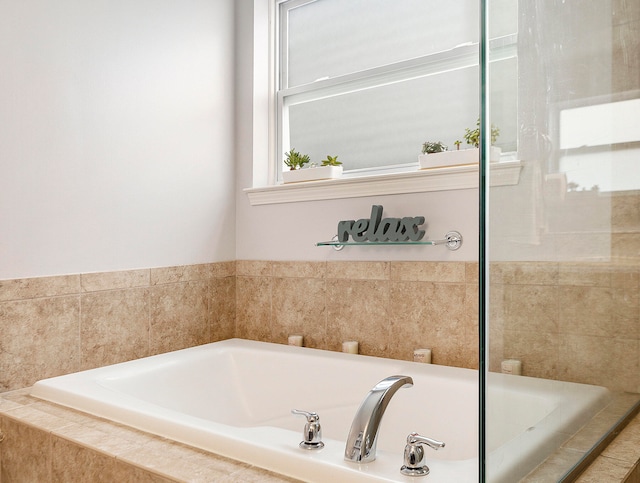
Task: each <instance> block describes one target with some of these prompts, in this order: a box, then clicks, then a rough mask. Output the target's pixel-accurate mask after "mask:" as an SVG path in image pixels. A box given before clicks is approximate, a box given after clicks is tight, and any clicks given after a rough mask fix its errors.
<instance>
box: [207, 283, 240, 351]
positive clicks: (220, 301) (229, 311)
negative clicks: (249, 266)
mask: <svg viewBox="0 0 640 483" xmlns="http://www.w3.org/2000/svg"><path fill="white" fill-rule="evenodd" d="M209 294H210V295H209V321H210V324H211V342H215V341H219V340H224V339H230V338H232V337H235V331H236V278H235V277H224V278H214V279H212V280H211V281H210V282H209Z"/></svg>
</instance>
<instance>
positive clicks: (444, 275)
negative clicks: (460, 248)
mask: <svg viewBox="0 0 640 483" xmlns="http://www.w3.org/2000/svg"><path fill="white" fill-rule="evenodd" d="M391 280H394V281H396V280H397V281H418V282H451V283H463V282H464V281H465V280H466V264H465V263H464V262H391Z"/></svg>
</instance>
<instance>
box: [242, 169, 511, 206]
mask: <svg viewBox="0 0 640 483" xmlns="http://www.w3.org/2000/svg"><path fill="white" fill-rule="evenodd" d="M521 168H522V162H521V161H506V162H501V163H492V164H491V176H490V180H491V186H509V185H516V184H518V180H519V179H520V170H521ZM478 186H479V176H478V165H477V164H475V165H466V166H450V167H446V168H432V169H423V170H417V171H411V172H404V173H394V174H381V175H372V176H362V177H358V178H340V179H333V180H322V181H307V182H302V183H289V184H280V185H275V186H265V187H262V188H246V189H245V190H244V191H245V192H246V193H247V195H248V196H249V202H250V203H251V205H254V206H255V205H270V204H276V203H294V202H297V201H320V200H334V199H341V198H359V197H363V196H381V195H395V194H406V193H426V192H430V191H450V190H463V189H473V188H478Z"/></svg>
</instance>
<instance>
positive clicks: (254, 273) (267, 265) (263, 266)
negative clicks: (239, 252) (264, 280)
mask: <svg viewBox="0 0 640 483" xmlns="http://www.w3.org/2000/svg"><path fill="white" fill-rule="evenodd" d="M272 274H273V263H272V262H270V261H263V260H237V261H236V275H237V276H239V277H270V276H271V275H272Z"/></svg>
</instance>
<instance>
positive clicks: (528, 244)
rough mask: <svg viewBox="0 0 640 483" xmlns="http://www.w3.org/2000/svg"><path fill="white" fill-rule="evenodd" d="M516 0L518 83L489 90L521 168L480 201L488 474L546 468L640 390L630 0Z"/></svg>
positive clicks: (565, 462) (580, 452) (638, 196)
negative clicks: (509, 113) (516, 424)
mask: <svg viewBox="0 0 640 483" xmlns="http://www.w3.org/2000/svg"><path fill="white" fill-rule="evenodd" d="M487 1H489V2H493V0H487ZM518 3H519V8H520V9H521V10H520V12H519V15H518V18H519V28H518V60H517V63H518V66H517V69H518V79H519V80H518V86H517V89H516V90H515V91H513V90H512V91H511V92H509V91H507V94H506V96H509V95H511V93H512V92H516V93H517V96H516V99H507V97H506V96H505V95H500V94H498V95H497V93H498V89H497V88H496V86H495V85H494V87H493V88H492V90H491V95H490V98H489V100H488V101H489V114H490V118H491V119H490V122H491V123H494V122H496V118H495V117H494V113H501V112H502V110H504V109H505V103H507V104H508V105H509V106H510V107H509V108H508V109H512V108H513V106H517V107H516V111H517V122H516V125H515V126H511V127H514V128H516V133H517V134H516V135H517V137H518V142H517V154H518V158H519V159H521V160H522V161H523V169H522V172H521V177H520V181H519V184H518V185H517V186H501V187H492V188H491V189H490V193H489V196H488V200H489V201H488V202H486V206H485V208H486V209H487V210H488V220H489V222H488V224H487V225H488V237H487V239H488V240H489V241H488V246H487V259H486V260H481V262H483V263H484V262H486V263H487V264H488V265H487V266H488V286H485V292H484V294H483V296H484V297H485V298H486V299H487V300H488V310H487V313H488V327H486V330H485V334H487V335H488V341H489V344H488V353H487V356H486V361H485V363H486V364H487V365H488V368H489V371H490V372H489V373H488V374H487V386H486V392H485V398H486V409H487V410H486V414H485V417H486V428H485V429H486V440H487V444H486V445H485V449H486V456H487V460H486V461H487V464H486V470H487V473H486V474H487V478H486V479H487V481H489V482H498V481H509V482H516V481H520V480H521V479H524V478H527V480H526V481H539V482H556V481H559V480H560V479H562V478H563V477H564V476H565V475H567V474H569V473H570V472H572V471H576V472H577V471H579V470H580V469H581V468H582V466H581V465H586V464H588V463H585V462H587V461H588V458H589V452H590V449H591V448H592V447H594V446H595V445H596V443H597V442H598V440H599V438H601V437H602V436H603V435H605V434H606V433H607V432H608V431H609V430H610V429H611V428H612V426H613V425H614V424H615V423H616V422H618V421H620V419H621V418H622V417H623V416H624V415H625V413H626V412H627V411H628V410H630V408H632V406H634V405H635V404H636V403H637V402H638V400H639V399H640V396H639V394H638V391H639V390H640V370H638V369H639V367H638V364H639V363H638V361H639V360H640V354H639V347H640V342H639V341H640V331H638V327H640V183H639V179H640V178H639V177H640V175H639V173H640V169H639V165H638V151H640V145H639V143H638V139H639V137H640V131H638V122H639V121H638V112H639V110H638V109H637V105H638V102H640V101H639V99H640V57H639V56H638V55H637V52H638V49H639V48H640V3H638V2H625V1H622V0H620V1H617V0H610V1H609V0H604V1H599V2H518ZM492 11H493V12H496V11H495V10H492ZM489 24H491V17H490V18H489ZM495 65H496V64H490V67H489V69H490V71H491V72H490V75H489V78H490V80H491V82H493V83H495V82H496V81H497V80H499V79H500V77H501V76H499V75H496V72H495V71H494V66H495ZM500 127H501V128H503V129H504V128H506V126H500ZM491 166H492V165H491V164H489V165H488V166H487V168H488V170H489V177H490V176H491ZM505 372H507V373H509V372H510V374H504V373H505ZM518 374H519V375H518ZM522 376H530V377H522ZM576 383H578V384H576ZM538 386H539V387H538ZM495 408H499V410H496V409H495ZM538 410H540V411H541V413H540V415H539V417H537V418H534V419H535V420H534V421H533V422H531V423H530V424H529V426H528V427H527V429H526V430H525V431H522V432H521V433H520V434H518V435H517V436H514V438H513V440H512V441H513V442H514V444H511V445H510V444H509V443H506V444H502V443H500V444H498V445H495V446H492V445H491V444H490V443H491V442H495V441H500V440H501V439H500V438H501V435H503V434H504V433H505V431H508V430H509V428H511V424H510V422H509V421H511V420H513V418H515V420H517V418H518V415H520V414H533V413H534V412H535V411H538ZM596 415H597V417H595V416H596ZM574 435H576V437H575V438H574ZM603 481H604V480H603Z"/></svg>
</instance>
